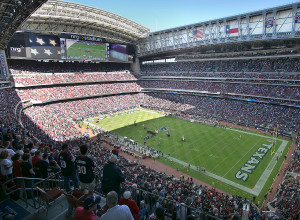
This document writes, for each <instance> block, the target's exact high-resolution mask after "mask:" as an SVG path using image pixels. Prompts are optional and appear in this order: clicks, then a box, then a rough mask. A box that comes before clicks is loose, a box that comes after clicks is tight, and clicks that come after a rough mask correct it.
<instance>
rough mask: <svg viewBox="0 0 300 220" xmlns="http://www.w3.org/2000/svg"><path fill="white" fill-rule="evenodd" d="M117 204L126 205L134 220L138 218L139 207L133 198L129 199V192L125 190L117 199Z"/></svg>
mask: <svg viewBox="0 0 300 220" xmlns="http://www.w3.org/2000/svg"><path fill="white" fill-rule="evenodd" d="M118 204H119V205H127V206H128V207H129V209H130V212H131V214H132V216H133V218H134V219H135V220H139V219H140V212H139V207H138V206H137V204H136V202H135V201H134V200H131V192H130V191H125V192H124V193H123V197H121V198H120V199H119V202H118Z"/></svg>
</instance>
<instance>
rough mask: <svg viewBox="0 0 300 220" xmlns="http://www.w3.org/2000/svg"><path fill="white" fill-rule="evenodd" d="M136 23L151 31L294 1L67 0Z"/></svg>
mask: <svg viewBox="0 0 300 220" xmlns="http://www.w3.org/2000/svg"><path fill="white" fill-rule="evenodd" d="M68 1H69V2H74V3H78V4H82V5H87V6H91V7H95V8H99V9H102V10H105V11H109V12H112V13H114V14H117V15H120V16H123V17H125V18H128V19H130V20H132V21H135V22H137V23H139V24H141V25H143V26H145V27H146V28H149V29H150V31H151V32H153V31H159V30H164V29H168V28H174V27H179V26H183V25H188V24H194V23H199V22H203V21H209V20H213V19H216V18H223V17H228V16H234V15H238V14H243V13H247V12H252V11H258V10H262V9H265V8H271V7H276V6H281V5H285V4H290V3H294V2H297V1H287V0H272V1H270V0H265V1H262V0H239V1H237V0H106V1H103V0H68Z"/></svg>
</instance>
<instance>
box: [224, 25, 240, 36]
mask: <svg viewBox="0 0 300 220" xmlns="http://www.w3.org/2000/svg"><path fill="white" fill-rule="evenodd" d="M238 32H239V28H238V27H237V25H232V26H230V25H229V24H228V25H226V34H234V33H238Z"/></svg>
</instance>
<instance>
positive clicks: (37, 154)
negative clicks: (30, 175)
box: [32, 150, 42, 168]
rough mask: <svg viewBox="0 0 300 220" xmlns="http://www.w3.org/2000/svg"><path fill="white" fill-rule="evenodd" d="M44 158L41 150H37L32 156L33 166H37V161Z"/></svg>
mask: <svg viewBox="0 0 300 220" xmlns="http://www.w3.org/2000/svg"><path fill="white" fill-rule="evenodd" d="M41 159H42V155H41V151H39V150H37V151H36V152H35V153H34V156H33V157H32V167H33V168H35V165H36V163H37V162H38V161H39V160H41Z"/></svg>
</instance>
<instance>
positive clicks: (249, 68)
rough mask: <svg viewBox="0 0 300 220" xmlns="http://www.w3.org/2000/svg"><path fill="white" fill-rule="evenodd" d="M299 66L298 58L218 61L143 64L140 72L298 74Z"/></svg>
mask: <svg viewBox="0 0 300 220" xmlns="http://www.w3.org/2000/svg"><path fill="white" fill-rule="evenodd" d="M299 66H300V65H299V58H280V59H249V60H218V61H205V62H175V63H157V64H156V63H154V64H144V65H141V72H142V73H145V74H148V73H158V72H168V73H169V72H194V73H196V74H197V75H198V73H200V74H202V72H225V73H228V72H229V73H230V72H258V73H264V72H278V71H279V72H299V70H300V69H299V68H300V67H299ZM282 74H284V73H282ZM261 75H263V74H261ZM273 75H274V74H273ZM246 76H247V74H246ZM248 76H249V75H248Z"/></svg>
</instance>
